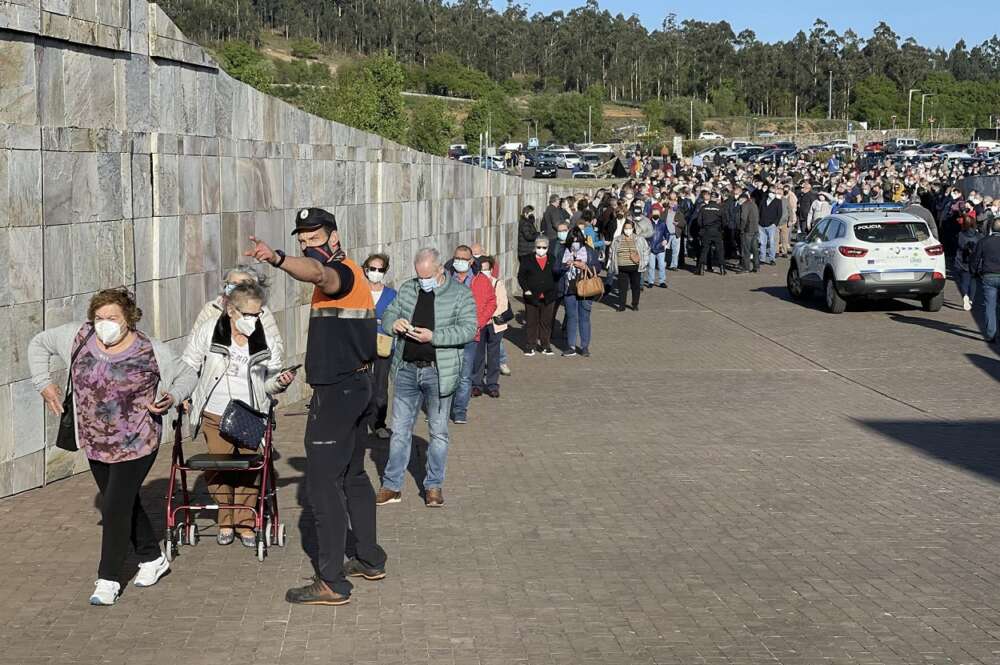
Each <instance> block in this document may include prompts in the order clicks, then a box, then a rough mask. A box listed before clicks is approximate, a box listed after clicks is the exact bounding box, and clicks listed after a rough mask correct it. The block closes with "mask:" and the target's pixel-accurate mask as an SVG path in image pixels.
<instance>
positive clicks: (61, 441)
mask: <svg viewBox="0 0 1000 665" xmlns="http://www.w3.org/2000/svg"><path fill="white" fill-rule="evenodd" d="M94 330H95V329H94V327H93V326H91V327H90V332H89V333H87V336H86V337H84V338H83V341H82V342H80V346H78V347H76V350H75V351H73V354H72V355H71V356H70V359H69V367H68V368H67V369H66V393H65V395H66V396H65V397H63V411H62V415H61V416H59V431H58V432H57V433H56V448H59V449H61V450H66V451H69V452H73V451H74V450H78V449H79V446H77V445H76V408H75V407H74V406H73V363H75V362H76V357H77V356H78V355H80V351H82V350H83V347H84V346H86V344H87V342H88V341H89V340H90V338H91V336H92V335H93V334H94Z"/></svg>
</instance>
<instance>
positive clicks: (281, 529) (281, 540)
mask: <svg viewBox="0 0 1000 665" xmlns="http://www.w3.org/2000/svg"><path fill="white" fill-rule="evenodd" d="M274 542H275V544H277V546H278V547H284V546H285V542H286V541H285V525H284V524H279V525H278V528H277V535H276V536H275V539H274Z"/></svg>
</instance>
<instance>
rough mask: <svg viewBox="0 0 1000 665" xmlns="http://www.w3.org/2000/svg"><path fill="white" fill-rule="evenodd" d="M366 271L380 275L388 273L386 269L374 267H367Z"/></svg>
mask: <svg viewBox="0 0 1000 665" xmlns="http://www.w3.org/2000/svg"><path fill="white" fill-rule="evenodd" d="M368 269H369V270H372V271H374V272H380V273H385V272H387V271H388V268H376V267H375V266H368Z"/></svg>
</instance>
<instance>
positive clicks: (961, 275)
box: [958, 270, 976, 300]
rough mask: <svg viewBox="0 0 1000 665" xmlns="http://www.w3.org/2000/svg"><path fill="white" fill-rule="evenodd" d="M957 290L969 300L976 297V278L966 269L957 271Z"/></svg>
mask: <svg viewBox="0 0 1000 665" xmlns="http://www.w3.org/2000/svg"><path fill="white" fill-rule="evenodd" d="M958 292H959V293H960V294H962V295H963V296H969V300H975V299H976V278H975V277H973V276H972V273H971V272H969V271H968V270H959V271H958Z"/></svg>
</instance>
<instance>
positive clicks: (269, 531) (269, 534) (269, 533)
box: [264, 517, 274, 547]
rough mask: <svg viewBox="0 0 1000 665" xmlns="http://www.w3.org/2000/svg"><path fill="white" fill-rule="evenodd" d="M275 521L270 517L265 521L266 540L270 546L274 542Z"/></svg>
mask: <svg viewBox="0 0 1000 665" xmlns="http://www.w3.org/2000/svg"><path fill="white" fill-rule="evenodd" d="M273 529H274V522H272V521H271V518H270V517H268V518H267V521H266V522H264V542H265V543H267V546H268V547H270V546H271V545H272V544H273V542H274V531H273Z"/></svg>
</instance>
